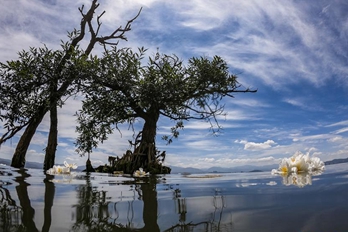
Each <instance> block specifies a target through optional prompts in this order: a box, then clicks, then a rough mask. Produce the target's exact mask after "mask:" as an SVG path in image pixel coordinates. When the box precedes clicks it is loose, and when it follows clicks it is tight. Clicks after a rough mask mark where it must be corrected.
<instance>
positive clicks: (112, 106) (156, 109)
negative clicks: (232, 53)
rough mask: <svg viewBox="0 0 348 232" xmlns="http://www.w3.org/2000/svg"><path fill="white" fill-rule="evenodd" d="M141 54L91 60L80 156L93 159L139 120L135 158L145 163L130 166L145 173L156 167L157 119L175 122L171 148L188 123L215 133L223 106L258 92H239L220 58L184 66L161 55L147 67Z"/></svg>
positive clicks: (116, 53)
mask: <svg viewBox="0 0 348 232" xmlns="http://www.w3.org/2000/svg"><path fill="white" fill-rule="evenodd" d="M145 52H146V49H144V48H139V49H138V51H136V52H134V51H132V50H131V49H130V48H121V49H118V48H117V47H113V48H112V49H110V50H107V51H105V53H104V55H103V57H102V58H100V59H99V58H95V59H94V61H93V62H94V65H95V66H94V70H93V72H92V74H91V75H90V76H89V78H88V80H86V82H84V87H82V91H83V92H84V94H85V99H84V100H83V106H82V109H81V110H80V111H79V112H78V121H79V126H78V127H77V131H78V132H79V133H80V135H79V137H78V139H77V142H76V144H77V146H78V151H79V152H80V153H81V154H85V153H91V152H92V151H93V149H94V148H96V147H98V144H99V143H100V142H103V141H104V140H106V139H107V137H108V135H109V134H111V133H113V130H114V129H117V128H118V125H119V124H122V123H129V124H133V123H134V121H135V119H136V118H142V119H143V120H144V125H143V129H142V131H141V132H140V136H139V137H140V138H139V144H137V145H136V146H135V150H134V152H133V153H134V155H135V156H136V155H140V156H141V155H145V157H146V161H142V162H140V163H139V164H138V165H137V164H135V163H136V162H135V161H134V162H133V163H134V167H133V168H132V170H133V169H137V168H139V166H145V167H147V166H148V165H150V164H151V163H156V152H157V150H156V146H155V136H156V130H157V122H158V120H159V118H160V117H166V118H169V119H171V120H173V121H174V122H175V124H174V125H173V127H172V130H171V133H172V134H171V136H164V139H166V140H167V141H168V142H169V143H170V142H171V141H172V138H173V137H174V138H175V137H177V136H178V135H179V131H178V129H180V128H183V127H184V122H185V121H187V120H191V119H196V120H207V121H209V122H210V124H211V126H212V128H213V130H215V129H217V130H218V129H219V127H220V126H219V122H218V120H217V116H218V115H221V114H223V112H224V105H223V103H222V101H221V100H222V99H223V98H224V97H233V94H234V93H237V92H256V91H255V90H249V89H242V90H241V89H240V87H241V85H240V84H239V83H238V81H237V76H236V75H232V74H229V70H228V66H227V63H226V62H225V61H224V60H223V59H222V58H221V57H219V56H214V57H213V58H211V59H209V58H208V57H199V58H191V59H189V60H188V62H187V64H186V65H185V64H184V62H183V61H182V60H180V59H179V58H178V57H177V56H176V55H166V54H160V53H159V52H157V53H156V54H155V56H154V57H149V59H148V61H147V62H145V61H144V58H145ZM144 63H146V64H144ZM132 170H130V171H132Z"/></svg>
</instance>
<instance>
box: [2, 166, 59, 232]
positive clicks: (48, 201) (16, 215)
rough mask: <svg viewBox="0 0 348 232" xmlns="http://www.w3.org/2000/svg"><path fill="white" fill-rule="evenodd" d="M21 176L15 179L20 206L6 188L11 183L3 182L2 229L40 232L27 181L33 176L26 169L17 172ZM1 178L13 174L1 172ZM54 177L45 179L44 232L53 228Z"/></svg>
mask: <svg viewBox="0 0 348 232" xmlns="http://www.w3.org/2000/svg"><path fill="white" fill-rule="evenodd" d="M16 172H17V173H18V174H19V175H17V176H16V177H15V178H14V181H15V182H17V183H18V185H17V186H16V187H15V189H16V193H17V197H18V200H19V206H17V204H16V201H15V200H13V198H12V197H11V194H10V191H9V190H8V189H7V188H5V186H6V185H10V184H12V183H10V182H6V183H5V182H3V181H1V184H0V192H1V196H2V197H1V201H0V211H1V222H0V225H1V228H2V229H3V231H33V232H35V231H39V230H38V229H37V226H36V224H35V221H34V217H35V209H34V208H33V207H32V206H31V202H30V198H29V193H28V186H30V184H29V183H27V182H26V179H27V178H28V177H30V176H31V175H30V174H28V173H27V170H26V169H19V170H16ZM0 175H1V176H5V175H10V176H12V173H10V172H7V171H1V172H0ZM52 178H53V177H46V178H45V179H44V183H45V198H44V204H45V208H44V224H43V226H42V230H41V231H42V232H46V231H49V230H50V226H51V221H52V217H51V208H52V205H53V200H54V184H53V183H52V182H50V180H51V179H52Z"/></svg>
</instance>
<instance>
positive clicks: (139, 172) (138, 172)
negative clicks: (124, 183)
mask: <svg viewBox="0 0 348 232" xmlns="http://www.w3.org/2000/svg"><path fill="white" fill-rule="evenodd" d="M149 175H150V173H149V172H144V170H143V169H142V168H139V170H136V171H135V172H134V173H133V176H135V177H146V176H149Z"/></svg>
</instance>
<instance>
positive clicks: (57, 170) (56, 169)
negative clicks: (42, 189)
mask: <svg viewBox="0 0 348 232" xmlns="http://www.w3.org/2000/svg"><path fill="white" fill-rule="evenodd" d="M71 168H72V169H76V168H77V166H76V164H68V163H67V162H66V161H64V166H59V165H53V167H52V168H50V169H48V170H47V171H46V173H47V174H49V175H55V174H70V169H71Z"/></svg>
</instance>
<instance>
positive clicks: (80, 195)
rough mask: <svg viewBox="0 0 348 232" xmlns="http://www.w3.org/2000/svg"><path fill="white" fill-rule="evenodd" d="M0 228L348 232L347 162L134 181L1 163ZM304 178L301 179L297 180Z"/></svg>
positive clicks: (127, 178) (20, 229)
mask: <svg viewBox="0 0 348 232" xmlns="http://www.w3.org/2000/svg"><path fill="white" fill-rule="evenodd" d="M0 178H1V179H0V215H1V216H0V231H30V232H32V231H96V232H97V231H149V232H150V231H151V232H156V231H171V232H172V231H173V232H174V231H175V232H178V231H183V232H184V231H185V232H186V231H267V232H269V231H284V232H285V231H289V232H290V231H291V232H293V231H348V220H347V218H346V217H347V215H348V197H347V192H348V164H340V165H330V166H327V167H326V171H325V172H324V173H323V174H322V175H319V176H312V177H308V176H307V177H306V178H305V179H301V178H299V179H296V180H295V179H294V178H292V179H291V180H290V182H289V180H288V179H284V180H283V178H282V177H281V176H272V175H271V174H270V172H269V173H268V172H260V173H223V174H216V175H215V174H209V175H203V174H200V175H188V176H182V175H179V174H172V175H165V176H164V175H163V176H156V177H152V178H137V179H135V178H132V177H120V176H113V175H107V174H102V173H92V174H90V175H87V174H86V173H74V174H72V175H56V176H49V175H47V176H46V175H44V174H43V172H42V171H41V170H36V169H29V170H18V169H12V168H9V167H8V166H0ZM301 181H302V182H301Z"/></svg>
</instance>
